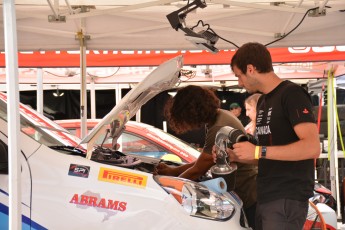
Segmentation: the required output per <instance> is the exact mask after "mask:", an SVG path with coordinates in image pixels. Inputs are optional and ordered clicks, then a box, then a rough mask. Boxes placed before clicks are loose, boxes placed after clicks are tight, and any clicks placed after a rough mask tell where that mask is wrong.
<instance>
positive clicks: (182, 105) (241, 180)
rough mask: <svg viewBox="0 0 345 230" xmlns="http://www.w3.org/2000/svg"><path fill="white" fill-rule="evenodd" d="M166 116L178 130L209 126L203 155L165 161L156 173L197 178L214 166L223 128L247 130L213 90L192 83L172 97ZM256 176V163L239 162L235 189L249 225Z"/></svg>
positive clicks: (166, 108)
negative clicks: (173, 163)
mask: <svg viewBox="0 0 345 230" xmlns="http://www.w3.org/2000/svg"><path fill="white" fill-rule="evenodd" d="M164 115H165V117H166V119H167V123H168V125H169V127H170V128H171V129H172V130H174V131H175V132H176V133H178V134H180V133H185V132H187V131H191V130H196V129H200V128H202V127H205V129H206V136H205V144H204V147H203V149H202V152H201V155H200V156H199V158H198V159H197V160H196V161H195V162H193V163H189V164H184V165H181V166H178V167H171V166H168V165H166V164H164V163H160V164H158V166H157V167H156V173H157V174H159V175H169V176H178V177H182V178H186V179H190V180H194V181H198V180H199V178H200V177H202V176H203V175H205V173H206V172H207V171H208V170H209V169H210V168H211V167H212V166H213V165H214V162H213V157H212V148H213V146H214V144H215V137H216V134H217V132H218V131H219V129H220V128H222V127H224V126H231V127H233V128H235V129H239V130H242V131H243V132H245V130H244V128H243V125H242V124H241V122H240V121H239V120H238V118H237V117H236V116H235V115H233V114H232V113H231V112H230V111H228V110H223V109H220V100H219V98H218V97H217V95H216V94H215V93H214V92H213V91H212V90H210V89H208V88H204V87H200V86H195V85H189V86H186V87H184V88H180V89H179V90H178V91H177V94H176V95H175V96H174V97H172V98H169V99H168V101H167V103H166V105H165V107H164ZM256 175H257V169H256V166H255V165H250V164H242V163H238V164H237V172H236V179H235V189H234V191H235V192H236V193H237V194H238V195H239V197H240V198H241V199H242V201H243V205H244V206H243V207H244V211H245V213H246V216H247V219H248V222H249V225H250V226H251V227H254V219H255V218H254V217H255V207H256Z"/></svg>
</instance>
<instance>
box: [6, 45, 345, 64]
mask: <svg viewBox="0 0 345 230" xmlns="http://www.w3.org/2000/svg"><path fill="white" fill-rule="evenodd" d="M269 50H270V52H271V54H272V59H273V62H275V63H288V62H290V63H291V62H316V61H318V62H319V61H344V60H345V47H344V46H328V47H303V48H292V47H290V48H270V49H269ZM234 53H235V50H221V51H220V52H219V53H217V54H212V53H209V52H207V51H200V52H198V51H176V52H172V51H170V52H168V51H133V52H130V51H87V55H86V60H87V61H86V63H87V66H89V67H107V66H157V65H159V64H161V63H162V62H164V61H166V60H169V59H170V58H172V57H175V56H176V55H180V54H182V55H184V63H185V65H202V64H204V65H224V64H229V63H230V60H231V58H232V56H233V55H234ZM79 62H80V57H79V52H76V51H35V52H20V53H18V65H19V67H78V66H79ZM0 66H1V67H4V66H5V54H4V53H1V54H0Z"/></svg>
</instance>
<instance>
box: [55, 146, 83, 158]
mask: <svg viewBox="0 0 345 230" xmlns="http://www.w3.org/2000/svg"><path fill="white" fill-rule="evenodd" d="M49 148H51V149H55V150H58V151H64V152H68V153H69V154H72V155H75V156H82V157H86V153H85V152H84V151H83V150H81V149H78V148H76V147H74V146H66V145H54V146H49Z"/></svg>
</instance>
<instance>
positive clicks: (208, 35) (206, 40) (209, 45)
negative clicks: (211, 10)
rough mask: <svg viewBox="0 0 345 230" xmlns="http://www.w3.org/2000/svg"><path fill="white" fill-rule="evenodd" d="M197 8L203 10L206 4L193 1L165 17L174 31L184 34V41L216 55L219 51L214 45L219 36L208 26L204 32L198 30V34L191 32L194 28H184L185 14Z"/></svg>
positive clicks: (200, 1)
mask: <svg viewBox="0 0 345 230" xmlns="http://www.w3.org/2000/svg"><path fill="white" fill-rule="evenodd" d="M198 7H200V8H205V7H206V2H205V1H204V0H195V1H193V2H192V3H189V4H187V5H186V6H184V7H182V8H181V9H179V10H176V11H174V12H172V13H170V14H168V15H167V16H166V17H167V18H168V20H169V22H170V25H171V26H172V28H174V29H175V30H176V31H178V29H180V30H182V31H183V32H185V36H186V39H187V40H188V41H190V42H192V43H193V44H194V45H195V46H197V47H198V48H201V49H206V50H208V51H209V52H211V53H218V51H219V50H218V49H217V48H216V47H215V46H214V45H215V44H216V42H217V41H218V39H219V36H218V35H217V34H216V33H214V32H213V30H212V29H210V28H209V25H208V28H207V29H206V30H200V31H199V32H195V31H193V29H194V28H195V27H196V26H195V27H193V28H188V27H186V26H184V25H185V18H186V17H187V14H188V13H189V12H191V11H193V10H195V9H197V8H198ZM199 22H200V21H199ZM199 22H198V24H199ZM198 24H197V26H198Z"/></svg>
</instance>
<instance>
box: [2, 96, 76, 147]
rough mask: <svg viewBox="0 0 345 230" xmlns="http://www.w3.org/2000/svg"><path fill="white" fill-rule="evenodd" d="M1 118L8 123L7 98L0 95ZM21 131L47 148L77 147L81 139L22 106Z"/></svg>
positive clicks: (20, 107) (20, 108)
mask: <svg viewBox="0 0 345 230" xmlns="http://www.w3.org/2000/svg"><path fill="white" fill-rule="evenodd" d="M0 98H1V99H2V100H0V118H1V119H3V120H5V121H7V104H6V101H7V97H6V95H5V94H0ZM19 110H20V129H21V131H22V132H23V133H25V134H26V135H28V136H30V137H31V138H33V139H35V140H36V141H38V142H40V143H41V144H44V145H46V146H61V145H63V146H73V147H77V146H78V143H79V142H80V139H79V138H77V137H75V136H73V135H72V134H70V133H69V132H68V131H67V130H65V129H64V128H62V127H60V126H59V125H57V124H56V123H54V122H53V121H51V120H49V119H48V118H46V117H44V116H43V115H40V114H39V113H37V112H36V111H35V110H33V109H31V108H29V107H28V106H25V105H23V104H20V106H19Z"/></svg>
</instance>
